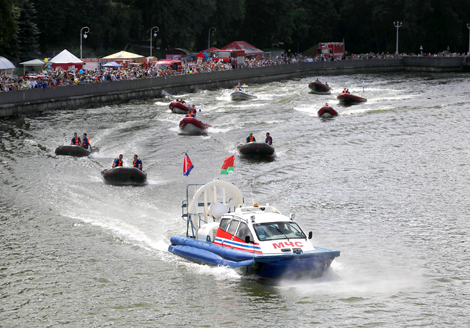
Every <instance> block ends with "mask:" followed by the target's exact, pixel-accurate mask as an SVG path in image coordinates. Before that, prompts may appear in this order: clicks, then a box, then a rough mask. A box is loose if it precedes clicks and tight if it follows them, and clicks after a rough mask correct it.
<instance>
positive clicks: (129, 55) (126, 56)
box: [103, 51, 144, 60]
mask: <svg viewBox="0 0 470 328" xmlns="http://www.w3.org/2000/svg"><path fill="white" fill-rule="evenodd" d="M103 58H105V59H118V60H125V59H139V58H144V56H141V55H137V54H134V53H132V52H127V51H119V52H116V53H115V54H112V55H109V56H106V57H103Z"/></svg>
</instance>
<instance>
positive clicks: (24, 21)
mask: <svg viewBox="0 0 470 328" xmlns="http://www.w3.org/2000/svg"><path fill="white" fill-rule="evenodd" d="M17 23H18V35H17V44H18V55H19V56H20V57H23V58H27V59H29V58H31V57H35V56H36V55H37V54H38V46H39V45H38V40H39V29H38V27H37V25H36V10H35V8H34V4H33V3H31V1H30V0H23V1H22V6H21V11H20V16H19V17H18V20H17Z"/></svg>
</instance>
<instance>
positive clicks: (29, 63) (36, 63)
mask: <svg viewBox="0 0 470 328" xmlns="http://www.w3.org/2000/svg"><path fill="white" fill-rule="evenodd" d="M20 64H21V65H23V66H44V62H43V61H42V60H40V59H33V60H28V61H25V62H22V63H20Z"/></svg>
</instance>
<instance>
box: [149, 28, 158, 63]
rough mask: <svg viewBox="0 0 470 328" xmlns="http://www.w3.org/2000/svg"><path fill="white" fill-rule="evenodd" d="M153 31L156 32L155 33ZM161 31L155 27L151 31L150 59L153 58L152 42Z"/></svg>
mask: <svg viewBox="0 0 470 328" xmlns="http://www.w3.org/2000/svg"><path fill="white" fill-rule="evenodd" d="M153 30H156V31H155V32H153ZM158 31H160V29H159V28H158V26H154V27H152V28H151V29H150V57H152V40H153V38H154V37H157V32H158Z"/></svg>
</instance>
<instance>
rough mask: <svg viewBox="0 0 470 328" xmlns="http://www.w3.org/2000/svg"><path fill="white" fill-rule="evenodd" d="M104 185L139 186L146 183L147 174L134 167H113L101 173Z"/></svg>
mask: <svg viewBox="0 0 470 328" xmlns="http://www.w3.org/2000/svg"><path fill="white" fill-rule="evenodd" d="M101 175H102V176H103V179H104V181H105V182H106V183H108V184H111V185H115V186H126V185H130V186H141V185H144V184H145V183H146V182H147V174H146V173H145V172H143V171H141V170H139V169H137V168H135V167H122V166H118V167H114V168H112V169H109V170H103V171H102V172H101Z"/></svg>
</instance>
